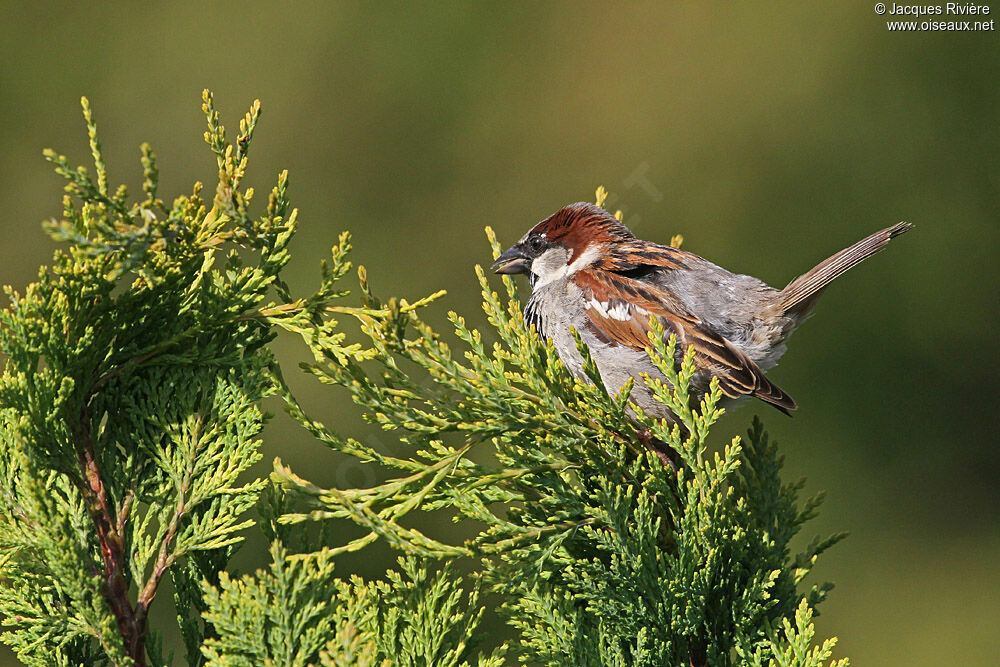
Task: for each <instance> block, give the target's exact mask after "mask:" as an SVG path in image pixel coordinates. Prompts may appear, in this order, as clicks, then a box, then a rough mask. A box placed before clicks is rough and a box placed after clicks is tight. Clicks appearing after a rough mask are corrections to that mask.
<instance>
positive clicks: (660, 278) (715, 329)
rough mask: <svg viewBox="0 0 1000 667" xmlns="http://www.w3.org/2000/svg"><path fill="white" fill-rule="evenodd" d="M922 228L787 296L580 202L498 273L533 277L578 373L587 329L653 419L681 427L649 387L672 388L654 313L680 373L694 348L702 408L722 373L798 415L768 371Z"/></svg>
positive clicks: (551, 333) (862, 246) (537, 308)
mask: <svg viewBox="0 0 1000 667" xmlns="http://www.w3.org/2000/svg"><path fill="white" fill-rule="evenodd" d="M911 227H912V225H910V224H909V223H906V222H900V223H899V224H897V225H893V226H892V227H889V228H887V229H883V230H882V231H880V232H876V233H875V234H872V235H871V236H869V237H868V238H866V239H863V240H861V241H858V242H857V243H855V244H854V245H852V246H851V247H849V248H846V249H844V250H841V251H840V252H838V253H836V254H835V255H833V256H832V257H830V258H828V259H825V260H823V261H822V262H820V263H819V264H817V265H816V266H815V267H814V268H813V269H811V270H810V271H807V272H806V273H804V274H802V275H801V276H799V277H798V278H796V279H795V280H793V281H792V282H790V283H789V284H788V285H787V286H786V287H785V288H784V289H780V290H779V289H774V288H773V287H769V286H768V285H766V284H765V283H764V282H763V281H761V280H758V279H757V278H754V277H752V276H745V275H737V274H733V273H730V272H729V271H726V270H725V269H723V268H721V267H719V266H716V265H715V264H712V263H711V262H709V261H708V260H705V259H702V258H701V257H699V256H698V255H695V254H693V253H690V252H685V251H683V250H678V249H677V248H671V247H669V246H664V245H659V244H657V243H651V242H649V241H643V240H641V239H637V238H636V237H635V236H633V234H632V233H631V232H630V231H629V230H628V229H627V228H626V227H625V225H623V224H622V223H621V222H619V221H618V220H616V219H615V218H614V217H613V216H611V215H609V214H608V212H607V211H605V210H604V209H602V208H598V207H597V206H594V205H592V204H585V203H578V204H571V205H569V206H566V207H564V208H562V209H560V210H559V211H557V212H556V213H555V214H553V215H551V216H550V217H548V218H546V219H545V220H542V221H541V222H539V223H538V224H537V225H535V226H534V227H533V228H532V229H531V231H529V232H528V233H527V234H525V235H524V237H523V238H522V239H521V240H520V241H518V242H517V243H516V244H515V245H514V246H513V247H511V248H510V249H509V250H507V251H506V252H504V253H503V254H502V255H500V257H499V258H497V260H496V263H494V264H493V270H494V271H495V272H496V273H504V274H516V273H526V274H528V278H529V280H530V282H531V286H532V292H531V297H530V298H529V299H528V303H527V306H526V307H525V309H524V318H525V321H526V322H527V323H528V324H529V325H530V326H533V327H535V328H536V329H537V330H538V332H539V333H540V334H541V335H542V336H544V337H546V338H548V339H551V340H552V342H553V344H554V346H555V349H556V351H557V352H558V354H559V358H560V359H562V361H563V363H565V364H566V366H567V367H568V368H569V369H570V371H571V372H572V373H573V374H574V375H575V376H576V377H579V378H581V379H586V378H585V376H584V374H583V370H582V363H583V358H582V356H581V355H580V352H579V350H577V347H576V344H575V341H574V339H573V335H572V332H571V327H572V328H573V329H576V331H577V332H578V333H579V335H580V337H581V339H582V340H583V342H584V343H586V344H587V346H588V347H589V348H590V354H591V356H592V357H593V359H594V362H595V363H596V365H597V368H598V370H599V371H600V374H601V378H602V380H603V381H604V385H605V387H606V388H607V390H608V391H609V392H612V393H615V392H618V391H620V390H621V388H622V386H623V385H624V384H625V383H626V382H627V381H628V379H629V378H635V384H634V386H633V388H632V393H631V396H630V398H631V400H632V402H634V403H635V404H636V405H638V406H639V407H640V408H642V410H643V411H644V412H645V413H646V414H649V415H652V416H654V417H658V418H665V419H667V420H669V421H670V422H671V423H673V422H676V421H677V420H676V418H675V416H674V414H673V413H672V412H671V411H670V410H668V409H667V407H666V406H665V405H663V404H662V403H660V402H658V401H657V400H656V399H654V398H653V392H652V391H651V390H650V389H649V388H648V387H647V386H646V383H645V382H643V380H642V375H643V374H648V375H649V376H650V377H653V378H658V379H660V380H663V381H666V379H665V378H664V376H663V375H662V374H661V373H660V372H659V371H658V370H657V369H656V367H655V366H653V364H652V362H651V361H650V360H649V357H648V355H647V354H646V351H645V350H646V348H647V347H648V346H649V344H650V343H649V339H648V337H647V333H648V331H649V330H650V316H656V318H657V319H658V320H659V322H660V323H661V324H662V325H663V328H664V332H665V334H666V335H668V336H669V335H670V334H675V335H676V336H677V343H678V344H677V349H676V355H677V358H676V361H675V363H676V364H677V365H678V366H679V365H680V361H681V358H682V357H683V355H684V352H685V351H686V350H687V349H688V347H689V346H694V349H695V357H694V360H695V364H696V368H697V370H696V372H695V375H694V377H693V378H692V381H691V386H690V392H691V397H692V401H694V402H697V401H700V400H701V399H702V397H703V396H704V395H705V393H706V392H707V391H708V387H709V382H710V381H711V379H712V377H717V378H719V388H720V389H721V390H722V393H723V394H724V396H725V397H727V398H729V399H737V398H740V397H743V396H755V397H756V398H759V399H760V400H762V401H764V402H765V403H769V404H771V405H773V406H775V407H776V408H778V409H779V410H781V411H782V412H785V413H786V414H788V411H789V410H794V409H795V407H796V405H795V401H794V400H792V397H791V396H789V395H788V394H787V393H785V392H784V391H783V390H782V389H781V388H780V387H778V386H777V385H775V384H774V383H773V382H771V381H770V380H768V379H767V377H766V376H765V375H764V371H765V370H767V369H768V368H771V367H772V366H774V365H775V364H776V363H777V361H778V359H779V358H780V357H781V355H782V354H784V352H785V341H786V340H787V339H788V337H789V336H790V335H791V333H792V331H794V330H795V328H796V327H797V326H798V325H799V324H801V323H802V321H803V320H804V319H805V318H806V316H807V315H808V314H809V312H810V310H812V307H813V306H814V305H815V303H816V299H817V298H818V297H819V295H820V294H821V293H822V292H823V290H824V289H825V288H826V286H827V285H828V284H829V283H830V282H831V281H832V280H833V279H834V278H836V277H838V276H839V275H841V274H842V273H844V272H845V271H847V270H848V269H850V268H851V267H853V266H855V265H856V264H858V263H859V262H861V261H863V260H865V259H867V258H868V257H871V256H872V255H874V254H875V253H876V252H878V251H879V250H881V249H882V248H884V247H885V245H886V244H887V243H888V242H889V239H891V238H893V237H895V236H898V235H900V234H902V233H903V232H906V231H907V230H909V229H910V228H911ZM662 457H663V454H662V453H661V458H662Z"/></svg>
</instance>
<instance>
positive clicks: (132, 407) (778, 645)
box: [0, 91, 846, 666]
mask: <svg viewBox="0 0 1000 667" xmlns="http://www.w3.org/2000/svg"><path fill="white" fill-rule="evenodd" d="M203 108H204V111H205V114H206V118H207V121H208V131H207V132H206V134H205V139H206V141H207V143H208V145H209V146H210V148H211V150H212V151H213V152H214V154H215V156H216V159H217V164H218V182H217V184H216V186H215V189H214V192H213V193H211V194H210V196H207V195H206V194H205V193H204V188H203V187H202V185H201V184H200V183H196V184H195V186H194V187H193V189H192V191H191V192H190V194H185V195H180V196H178V197H176V198H174V199H173V200H172V202H171V203H169V204H168V203H166V201H165V200H164V199H161V197H160V193H159V191H158V171H157V165H156V158H155V155H154V154H153V152H152V150H151V149H150V148H149V147H148V146H145V145H144V146H143V147H142V157H141V163H142V169H143V184H142V193H141V195H139V196H138V197H134V198H133V197H130V196H129V193H128V192H127V191H126V189H125V188H124V187H117V188H114V189H112V187H111V186H110V185H109V181H108V174H107V170H106V167H105V164H104V159H103V156H102V152H101V147H100V143H99V141H98V137H97V127H96V124H95V123H94V121H93V118H92V115H91V111H90V107H89V105H88V103H87V101H86V100H84V101H83V109H84V117H85V120H86V125H87V128H88V132H89V138H90V148H91V152H92V154H93V162H94V167H93V170H92V171H91V170H88V169H86V168H83V167H78V168H74V167H72V166H71V163H70V162H69V161H68V160H67V159H66V158H65V157H63V156H61V155H58V154H57V153H54V152H51V151H47V152H46V157H47V159H48V160H49V161H50V162H52V164H53V165H54V167H55V170H56V172H57V173H59V174H60V175H61V176H63V177H64V178H65V179H66V181H67V185H66V194H65V197H64V199H63V211H62V215H61V217H60V219H58V220H53V221H51V222H48V223H46V224H45V230H46V231H47V233H48V234H49V236H50V237H51V238H52V239H53V240H55V241H56V242H57V243H59V244H60V245H59V249H58V250H57V251H56V252H55V255H54V257H53V260H52V262H51V264H50V265H48V266H45V267H42V268H41V270H40V272H39V277H38V280H37V281H36V282H34V283H32V284H31V285H29V286H28V287H27V288H25V289H24V290H23V292H18V291H15V290H13V289H11V288H7V295H8V298H9V305H8V306H7V307H6V308H5V309H4V310H3V311H2V312H0V344H2V352H3V355H4V370H3V375H2V377H0V483H2V493H3V502H2V503H0V616H2V620H3V625H4V632H3V634H2V637H0V638H2V640H3V641H4V642H5V643H6V644H8V645H9V646H11V647H12V648H13V649H14V650H15V651H16V652H17V655H18V657H19V658H20V659H21V660H22V661H23V662H24V663H26V664H31V665H63V664H66V665H68V664H88V665H90V664H97V665H99V664H113V665H129V664H132V665H146V664H157V665H167V664H173V663H177V662H180V661H186V662H187V663H188V664H208V665H264V664H271V665H305V664H319V665H404V666H405V665H414V666H416V665H435V666H436V665H473V664H476V665H504V664H515V663H518V662H523V663H528V664H547V665H689V664H690V665H736V664H741V665H742V664H747V665H781V666H788V665H802V666H813V665H815V666H818V665H826V664H830V663H829V661H830V659H831V657H830V656H831V654H832V649H833V645H834V643H835V640H832V639H831V640H826V641H824V642H822V643H820V644H818V645H817V644H815V643H814V641H813V640H814V634H815V630H814V626H813V624H812V617H813V614H814V610H815V607H816V605H817V604H818V603H820V602H821V601H822V600H823V598H824V597H825V596H826V594H827V592H828V590H829V588H830V586H829V585H828V584H822V585H808V584H806V583H804V579H805V577H806V575H807V574H808V573H809V572H810V571H811V569H812V567H813V565H814V564H815V562H816V559H817V557H818V556H819V555H820V554H821V553H822V552H823V551H824V550H825V549H827V548H828V547H829V546H831V545H832V544H834V543H835V542H836V541H837V540H838V539H840V537H841V536H840V535H835V536H832V537H828V538H822V539H819V538H818V539H815V540H813V541H812V542H810V543H809V544H808V545H807V546H806V547H805V548H804V549H803V550H801V551H797V552H796V551H793V549H792V546H791V543H792V539H793V538H794V537H795V536H796V535H797V534H798V532H799V530H800V529H801V528H802V526H803V524H804V523H805V522H806V521H808V520H809V519H810V518H812V517H813V516H814V515H815V512H816V509H817V507H818V505H819V498H814V499H811V500H806V501H801V500H800V499H799V497H798V494H799V491H800V490H801V488H802V483H801V482H796V483H786V482H783V480H782V479H781V465H782V459H781V456H780V455H779V453H778V449H777V447H776V445H775V443H774V442H773V441H772V440H771V439H770V438H769V437H768V435H767V434H766V433H765V431H764V429H763V426H762V425H761V423H760V422H759V421H757V420H755V421H754V423H753V425H752V426H751V427H750V429H749V432H748V434H747V437H745V438H740V437H736V438H732V439H731V440H730V441H729V442H728V443H727V444H724V445H723V446H721V447H719V446H712V442H713V441H712V439H711V438H710V436H709V431H710V429H711V427H712V426H713V425H714V424H715V423H716V421H717V420H718V418H719V417H720V415H721V414H722V410H721V408H720V407H719V400H720V398H721V393H720V392H719V390H718V387H717V385H715V384H713V388H712V391H711V393H710V394H709V395H708V396H707V397H706V398H705V399H704V400H703V401H702V402H701V403H700V404H699V405H697V406H692V405H691V402H690V400H689V394H688V386H689V382H690V379H691V376H692V374H693V372H694V366H693V356H692V355H693V351H688V353H687V355H686V356H684V361H683V363H681V364H679V365H676V366H675V364H674V362H673V361H672V360H673V359H675V356H674V351H675V347H676V341H675V340H674V339H673V338H669V339H668V338H666V337H665V336H664V334H663V331H662V329H660V328H657V327H654V332H653V335H651V337H650V347H649V350H648V353H649V355H650V358H651V359H652V360H653V362H654V363H655V364H656V366H657V367H658V368H659V369H660V370H661V371H662V372H663V374H664V376H665V377H666V378H667V380H668V382H666V383H664V382H659V381H656V380H650V379H645V380H644V381H645V382H647V383H649V384H650V386H651V387H652V388H653V389H654V391H655V393H656V397H657V399H658V400H660V401H661V402H663V403H664V404H665V405H667V406H668V407H670V409H671V410H673V411H674V412H675V413H676V414H677V415H679V417H680V421H681V424H678V425H675V426H670V425H668V424H664V423H662V422H660V421H658V420H656V419H653V418H651V417H648V416H645V415H643V414H641V411H640V412H639V414H638V416H637V417H636V416H634V415H633V414H632V413H631V411H628V410H627V408H628V406H629V403H628V394H629V390H630V387H625V388H624V389H623V390H622V391H621V392H619V393H618V394H609V393H608V392H607V391H605V390H604V388H603V385H602V383H601V382H600V377H599V375H598V373H597V369H596V366H595V365H594V363H593V361H592V360H591V359H590V357H589V355H588V353H587V349H586V347H585V346H584V345H582V344H580V351H581V353H582V354H583V356H584V359H585V360H586V363H585V370H586V373H587V375H588V377H589V378H590V380H591V381H590V382H582V381H580V380H576V379H574V378H573V377H572V376H571V375H570V373H569V372H568V371H567V369H566V368H565V367H564V366H563V364H562V362H560V361H559V359H558V357H557V355H556V354H555V351H554V350H553V348H552V347H551V346H550V345H548V344H547V343H546V342H545V341H543V340H540V339H539V337H538V336H537V334H536V333H535V332H534V331H533V330H530V329H528V328H526V327H525V324H524V322H523V320H522V317H521V304H520V302H519V299H518V294H517V290H516V288H515V285H514V283H513V282H512V281H511V280H510V279H509V278H508V277H506V276H504V277H503V278H501V285H502V286H501V287H500V290H499V293H498V291H495V290H494V287H493V285H492V284H491V283H490V282H489V281H488V280H487V277H486V275H485V273H484V272H483V270H482V268H480V267H476V273H477V276H478V281H479V284H480V288H481V290H482V295H483V309H484V311H485V314H486V317H487V320H488V323H489V327H488V329H486V330H484V331H482V332H481V331H478V330H476V329H474V328H470V326H469V325H468V324H467V323H466V320H465V319H464V318H463V317H461V316H460V315H458V314H456V313H449V320H450V324H451V329H452V331H449V332H447V333H446V334H444V333H439V332H437V331H435V330H434V329H433V328H432V327H431V326H430V325H428V324H427V323H426V322H425V321H424V320H423V319H422V316H421V312H422V311H423V310H424V309H425V308H428V307H430V308H437V307H438V303H439V302H440V300H441V297H442V296H443V292H439V293H436V294H433V295H431V296H429V297H427V298H423V299H419V300H416V301H413V302H409V301H407V300H405V299H381V298H379V297H377V296H376V295H375V294H374V293H373V290H372V289H371V287H370V285H369V283H368V279H367V275H366V272H365V270H364V269H363V268H361V267H359V268H358V270H357V272H356V276H357V279H356V281H355V279H354V278H349V276H350V275H351V274H352V270H351V268H352V267H351V264H350V262H349V259H348V258H349V253H350V239H349V236H348V235H347V234H346V233H344V234H342V235H341V236H340V238H339V240H338V242H337V243H336V244H335V245H334V246H333V248H332V252H331V255H330V257H329V259H328V260H327V261H326V262H324V264H323V266H322V268H321V272H320V276H319V286H318V288H317V289H316V291H315V292H313V293H311V294H306V295H296V294H292V293H291V290H290V289H289V287H288V286H287V284H286V283H285V281H284V280H283V279H282V271H283V270H284V269H285V267H286V265H287V264H288V261H289V259H290V255H289V244H290V242H291V240H292V238H293V236H294V234H295V231H296V227H297V224H298V216H297V211H296V210H295V209H294V208H292V207H291V205H290V203H289V199H288V178H287V174H285V173H284V172H283V173H281V174H280V175H279V176H278V178H277V183H276V185H275V186H274V187H273V189H272V190H271V192H270V193H269V194H268V196H267V202H266V204H263V205H261V206H256V205H255V202H254V192H253V190H252V189H251V188H246V187H244V186H243V184H242V181H243V179H244V176H245V174H246V170H247V153H248V150H249V148H250V144H251V139H252V137H253V133H254V131H255V129H256V126H257V123H258V119H259V117H260V105H259V104H258V103H256V102H255V103H254V104H253V105H252V106H251V108H250V111H249V112H248V113H247V115H246V116H245V118H244V119H243V120H242V121H241V123H240V128H239V133H238V135H237V136H236V138H235V140H234V141H232V143H229V142H228V141H227V138H226V133H225V130H224V128H223V126H222V125H221V124H220V122H219V118H218V114H217V112H216V110H215V107H214V103H213V100H212V96H211V95H210V94H209V93H208V92H207V91H206V92H205V94H204V107H203ZM254 211H256V212H254ZM487 235H488V240H489V242H490V243H491V245H492V248H493V253H494V256H496V255H497V254H498V253H499V245H498V243H497V241H496V238H495V237H494V235H493V233H492V231H490V230H487ZM355 282H356V286H355ZM346 283H350V284H351V288H352V289H348V288H347V287H344V284H346ZM348 320H352V321H354V322H355V323H356V324H357V325H359V326H360V334H358V333H355V331H356V330H357V328H358V327H356V326H353V327H352V326H345V323H346V322H347V321H348ZM279 334H283V335H291V336H296V337H298V338H300V339H301V341H302V342H303V343H304V345H305V346H306V348H307V349H308V350H309V352H310V353H311V361H310V362H309V363H307V364H303V366H302V368H303V369H304V370H305V371H306V372H307V373H309V374H311V375H312V376H314V377H315V378H316V380H317V381H319V382H321V383H323V384H325V385H331V386H332V387H334V388H336V389H332V390H334V391H339V392H340V395H341V396H343V397H344V398H345V399H347V398H350V399H351V400H353V402H354V403H355V404H356V405H357V409H358V410H359V411H360V412H361V413H363V414H364V416H365V418H366V419H367V420H368V421H370V422H371V423H373V424H376V425H378V426H380V427H381V428H382V429H384V430H385V431H386V432H387V433H389V434H391V435H392V437H394V438H397V439H398V441H399V443H400V447H399V450H400V451H405V452H406V455H404V456H390V455H388V454H386V453H384V452H382V451H379V448H377V447H374V446H371V445H369V444H366V443H364V442H363V441H362V440H360V439H358V438H353V437H351V436H350V435H349V434H344V433H339V432H337V431H336V430H334V429H332V428H329V427H327V426H326V425H325V424H324V423H323V422H322V421H321V420H320V419H317V418H316V417H317V416H315V415H307V414H306V412H305V410H304V409H303V408H302V407H301V405H300V404H299V402H298V401H297V400H296V398H295V397H294V396H293V394H292V392H291V391H290V389H289V387H288V385H287V384H286V383H285V381H284V377H283V374H282V369H281V368H280V366H279V364H278V362H277V361H276V359H275V357H274V355H273V353H272V352H271V349H270V345H271V342H272V341H273V340H274V338H275V336H276V335H279ZM286 370H287V369H286ZM268 397H272V398H270V399H269V400H271V401H281V402H282V403H283V405H284V407H285V409H286V410H287V411H288V413H289V414H290V415H291V416H292V418H294V420H295V421H296V422H297V423H298V424H300V425H301V427H302V430H303V437H312V438H316V439H318V440H319V441H320V442H322V443H323V444H325V445H326V446H327V447H329V448H330V449H331V450H334V451H336V452H339V453H341V454H346V455H348V456H350V457H353V458H354V459H355V460H357V461H359V462H362V463H365V464H369V465H372V466H377V467H378V468H379V469H380V470H382V471H383V472H384V473H385V474H384V476H383V477H384V479H383V481H381V482H380V483H377V484H375V485H373V486H372V487H370V488H322V487H320V486H317V485H315V484H313V483H311V482H309V481H308V480H307V479H305V478H303V477H302V476H300V475H299V474H297V473H296V472H295V471H293V470H291V469H289V468H288V467H287V466H285V465H284V464H283V463H282V462H281V461H280V459H278V460H275V461H274V462H273V472H271V474H270V475H269V476H261V474H255V473H257V471H258V470H260V467H261V466H255V465H254V464H255V463H257V462H258V461H260V459H261V452H260V444H261V443H260V433H261V429H262V427H263V424H264V422H265V419H266V415H265V412H264V411H263V408H262V402H263V401H264V399H266V398H268ZM637 422H638V423H637ZM637 429H648V430H649V432H650V433H651V434H652V435H653V436H654V437H656V438H658V439H659V440H661V441H662V442H664V443H666V444H667V445H668V446H670V447H671V448H672V449H673V450H674V451H675V452H676V453H677V457H678V459H679V463H680V464H679V466H678V468H677V470H676V471H675V470H673V469H671V468H669V467H664V466H663V465H662V464H661V462H660V460H659V458H657V457H656V456H655V455H654V454H652V453H651V452H650V451H648V450H647V449H646V448H645V447H644V446H643V445H642V444H641V440H640V438H639V437H638V436H637ZM331 456H332V454H331ZM427 512H434V513H435V516H440V515H447V516H450V517H451V518H452V519H454V520H455V521H456V522H461V523H462V524H463V527H464V528H465V529H467V531H466V532H467V533H468V534H469V535H470V537H468V538H466V539H460V540H456V539H454V538H449V537H448V536H449V535H454V534H455V533H453V532H450V531H442V534H441V535H431V534H427V533H426V532H424V531H421V530H419V529H418V528H417V527H415V525H414V524H415V523H418V522H415V521H414V519H415V518H416V517H418V516H419V515H423V514H426V513H427ZM345 521H346V522H351V523H353V524H356V525H357V526H359V527H360V528H361V529H362V535H361V537H357V538H355V539H338V536H339V535H341V534H343V532H344V531H343V530H342V529H343V527H344V522H345ZM251 530H261V531H263V534H264V535H265V536H266V538H267V540H268V543H269V544H270V547H269V560H270V564H269V565H268V566H266V567H264V568H262V569H260V570H257V571H256V572H254V573H250V574H238V573H235V572H232V571H231V569H230V566H229V561H230V558H231V556H232V555H233V553H234V550H235V549H237V548H239V546H240V543H241V542H242V540H243V539H244V537H245V536H246V535H247V533H248V531H251ZM354 532H355V533H356V531H354ZM378 540H382V541H384V542H385V543H386V544H388V545H389V546H391V547H392V548H393V549H394V550H395V551H397V552H398V554H399V561H398V566H396V567H394V568H391V569H389V570H388V571H387V572H386V573H385V575H384V576H383V577H381V578H378V579H374V580H363V579H361V578H359V577H357V576H352V575H351V574H350V573H349V572H341V571H338V570H336V568H335V564H336V562H337V558H338V556H339V555H341V554H343V553H345V552H349V551H357V550H361V549H364V548H365V547H366V546H368V545H370V544H371V543H373V542H375V541H378ZM167 579H169V580H170V582H171V584H172V585H171V586H169V587H167V586H165V585H164V583H165V582H166V581H167ZM167 588H170V589H172V591H173V596H174V600H173V603H174V606H175V608H176V610H177V624H178V628H179V631H180V635H181V637H182V638H183V646H177V647H174V648H173V649H170V650H168V649H167V648H165V647H164V640H163V636H164V630H165V629H164V628H161V627H151V624H150V615H149V614H150V608H151V607H152V606H153V605H154V604H155V603H156V601H157V598H158V597H163V595H164V594H165V593H164V591H165V590H166V589H167ZM160 604H164V603H160ZM487 615H488V616H490V617H494V616H497V617H499V618H502V619H504V620H505V621H506V623H507V627H508V633H507V635H506V636H505V637H502V638H499V639H497V638H496V637H494V636H491V635H490V634H488V633H486V632H485V630H484V628H485V627H486V626H484V624H483V619H484V617H485V616H487ZM492 634H494V635H495V634H496V633H495V632H494V633H492ZM836 664H839V665H843V664H846V660H844V661H840V662H838V663H836Z"/></svg>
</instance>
